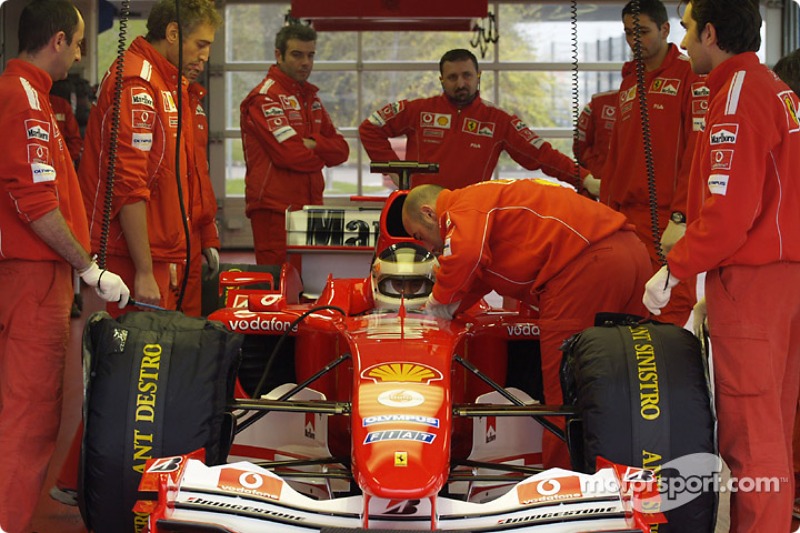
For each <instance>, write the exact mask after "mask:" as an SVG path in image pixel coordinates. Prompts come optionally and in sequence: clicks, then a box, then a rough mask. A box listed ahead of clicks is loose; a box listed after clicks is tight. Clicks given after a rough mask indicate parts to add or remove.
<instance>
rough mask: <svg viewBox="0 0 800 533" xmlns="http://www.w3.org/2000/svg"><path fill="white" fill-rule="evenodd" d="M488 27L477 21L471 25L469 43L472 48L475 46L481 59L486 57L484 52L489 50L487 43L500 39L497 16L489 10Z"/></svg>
mask: <svg viewBox="0 0 800 533" xmlns="http://www.w3.org/2000/svg"><path fill="white" fill-rule="evenodd" d="M488 26H489V29H488V30H487V29H486V28H484V27H483V26H481V25H480V24H478V23H475V25H474V26H473V27H472V31H473V36H472V39H471V40H470V41H469V44H470V45H471V46H472V47H473V48H477V49H479V50H480V52H481V59H485V58H486V52H488V51H489V45H490V44H494V43H497V41H498V40H499V39H500V32H499V31H498V29H497V18H496V17H495V15H494V13H492V12H491V11H490V12H489V25H488Z"/></svg>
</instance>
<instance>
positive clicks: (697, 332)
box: [692, 296, 708, 339]
mask: <svg viewBox="0 0 800 533" xmlns="http://www.w3.org/2000/svg"><path fill="white" fill-rule="evenodd" d="M693 311H694V313H693V314H692V331H694V336H695V337H697V338H698V339H702V338H703V326H706V327H708V322H707V320H708V310H707V309H706V299H705V296H704V297H703V298H701V299H700V301H699V302H697V303H696V304H694V309H693Z"/></svg>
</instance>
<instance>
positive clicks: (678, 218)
mask: <svg viewBox="0 0 800 533" xmlns="http://www.w3.org/2000/svg"><path fill="white" fill-rule="evenodd" d="M669 218H670V220H672V221H673V222H674V223H676V224H686V215H684V214H683V213H681V212H680V211H673V212H672V214H671V215H670V216H669Z"/></svg>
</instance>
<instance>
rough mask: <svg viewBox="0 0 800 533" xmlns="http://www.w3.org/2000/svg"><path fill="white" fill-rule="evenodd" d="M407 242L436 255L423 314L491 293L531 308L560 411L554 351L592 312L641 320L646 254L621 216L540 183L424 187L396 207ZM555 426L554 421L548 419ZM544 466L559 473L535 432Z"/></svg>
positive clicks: (550, 442) (558, 458)
mask: <svg viewBox="0 0 800 533" xmlns="http://www.w3.org/2000/svg"><path fill="white" fill-rule="evenodd" d="M403 226H404V227H405V229H406V231H407V232H408V234H409V235H411V236H413V237H414V238H415V239H417V240H419V241H421V242H422V243H424V244H425V246H427V247H428V248H429V249H431V250H432V251H434V252H435V253H438V254H440V255H439V270H438V272H437V273H436V283H435V285H434V287H433V292H432V293H431V296H430V298H429V300H428V304H427V305H426V310H427V312H429V313H431V314H433V315H435V316H439V317H442V318H451V317H452V316H453V314H455V313H456V312H457V311H458V310H459V309H466V308H468V307H469V306H471V305H472V304H474V303H475V302H476V301H477V300H478V299H480V298H481V297H482V296H483V295H485V294H487V293H488V292H490V291H492V290H494V291H497V293H498V294H500V295H502V296H509V297H512V298H516V299H518V300H521V301H522V302H524V303H526V304H528V305H531V306H534V307H535V306H538V308H539V316H540V320H539V326H540V328H541V334H540V337H539V339H540V344H541V353H542V378H543V383H544V397H545V400H546V402H547V403H551V404H561V403H562V402H563V399H562V398H563V397H562V394H561V384H560V380H559V373H558V372H559V366H560V363H561V351H560V349H559V348H560V346H561V343H562V342H563V341H564V339H566V338H567V337H569V336H570V335H572V334H574V333H577V332H579V331H582V330H584V329H586V328H588V327H591V326H593V325H594V318H595V314H596V313H598V312H600V311H608V312H619V313H632V314H637V315H642V314H643V312H644V307H643V306H642V303H641V301H639V299H640V295H641V294H642V286H641V285H640V284H641V283H643V282H644V281H645V280H647V278H648V276H649V275H650V272H651V267H650V262H649V260H648V256H647V250H646V249H645V246H644V245H643V244H642V242H641V241H640V240H639V239H638V237H637V236H636V233H635V232H634V230H633V226H632V225H630V224H629V223H628V222H627V220H626V219H625V216H624V215H622V214H620V213H618V212H616V211H614V210H612V209H609V208H608V207H607V206H605V205H603V204H601V203H599V202H595V201H592V200H589V199H588V198H585V197H583V196H581V195H579V194H575V192H574V191H573V190H572V189H570V188H567V187H561V186H559V185H556V184H553V183H552V182H549V181H546V180H527V179H521V180H494V181H486V182H482V183H479V184H476V185H472V186H469V187H466V188H464V189H458V190H455V191H449V190H447V189H443V188H442V187H440V186H438V185H424V186H420V187H416V188H414V189H412V190H411V192H409V194H408V197H407V199H406V200H405V202H404V204H403ZM554 422H558V423H559V424H561V425H562V427H563V419H556V420H554ZM545 435H546V436H545V440H544V442H543V456H544V457H543V458H544V463H545V466H548V467H552V466H560V467H563V468H569V467H570V466H569V465H570V463H569V455H568V453H567V450H566V446H564V445H563V443H561V442H560V441H559V440H558V439H556V438H555V437H553V436H552V435H551V434H550V432H545Z"/></svg>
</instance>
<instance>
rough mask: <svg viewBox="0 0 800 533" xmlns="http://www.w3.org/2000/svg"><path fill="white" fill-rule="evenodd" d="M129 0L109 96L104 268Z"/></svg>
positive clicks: (99, 259) (125, 0) (102, 238)
mask: <svg viewBox="0 0 800 533" xmlns="http://www.w3.org/2000/svg"><path fill="white" fill-rule="evenodd" d="M130 13H131V3H130V0H122V5H121V6H120V10H119V38H118V39H117V61H116V64H115V67H114V92H113V95H112V97H111V129H110V132H109V136H108V162H107V164H106V179H105V182H106V195H105V198H104V199H103V219H102V221H101V224H100V247H99V249H98V250H97V266H99V267H100V268H101V269H104V270H105V268H106V249H107V248H108V234H109V232H110V231H111V230H110V226H111V207H112V204H113V199H114V177H115V176H116V173H117V170H116V169H117V146H118V144H119V141H118V139H119V115H120V106H121V102H122V82H123V79H124V76H123V75H124V72H125V50H126V48H127V47H126V46H125V44H126V42H125V41H126V39H125V35H126V34H127V29H128V17H130Z"/></svg>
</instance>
